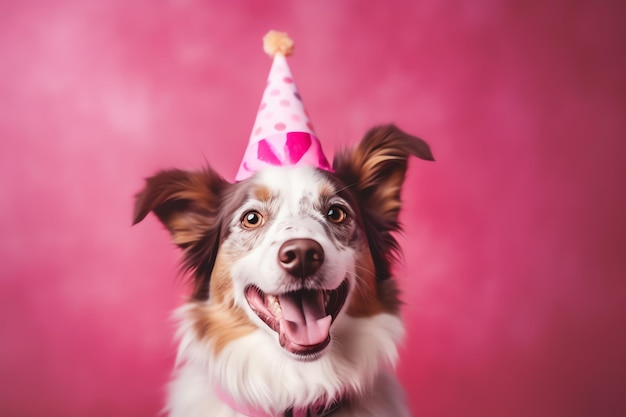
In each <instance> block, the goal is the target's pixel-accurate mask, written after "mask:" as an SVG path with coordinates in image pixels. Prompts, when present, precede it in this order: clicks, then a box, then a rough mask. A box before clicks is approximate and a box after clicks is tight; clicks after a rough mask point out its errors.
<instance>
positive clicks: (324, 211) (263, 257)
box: [134, 126, 433, 360]
mask: <svg viewBox="0 0 626 417" xmlns="http://www.w3.org/2000/svg"><path fill="white" fill-rule="evenodd" d="M410 156H417V157H419V158H422V159H426V160H432V159H433V158H432V154H431V152H430V149H429V147H428V145H427V144H426V143H425V142H424V141H422V140H421V139H418V138H416V137H413V136H410V135H408V134H406V133H404V132H402V131H401V130H399V129H398V128H396V127H395V126H382V127H377V128H374V129H372V130H371V131H369V132H368V133H367V134H366V136H365V137H364V139H363V140H362V142H361V143H360V144H359V145H358V146H357V147H356V148H355V149H353V150H351V151H344V152H342V153H340V154H338V155H337V156H336V157H335V159H334V163H333V169H334V173H330V172H327V171H322V170H319V169H316V168H313V167H308V166H304V167H302V166H296V167H275V168H267V169H265V170H263V171H261V172H258V173H257V174H256V175H254V176H253V177H251V178H249V179H247V180H245V181H241V182H238V183H235V184H231V183H228V182H227V181H225V180H223V179H222V178H221V177H220V176H219V175H218V174H216V173H215V172H214V171H213V170H211V169H210V168H208V169H207V170H205V171H203V172H185V171H180V170H170V171H162V172H160V173H158V174H157V175H155V176H154V177H151V178H149V179H148V180H147V183H146V186H145V188H144V190H143V191H141V192H140V193H139V194H138V195H137V198H136V203H135V214H134V223H137V222H139V221H141V220H142V219H143V218H144V217H145V216H146V215H147V214H148V213H149V212H151V211H152V212H154V213H155V214H156V216H157V217H158V218H159V220H160V221H161V222H162V223H163V224H164V225H165V227H166V228H167V229H168V230H169V232H170V233H171V235H172V239H173V241H174V243H175V244H176V245H178V246H179V247H180V248H181V249H182V250H183V251H184V265H185V267H186V268H188V269H189V270H190V271H191V272H192V273H191V276H192V282H193V292H192V299H193V301H194V302H193V305H194V308H193V312H192V316H193V317H194V323H193V327H194V329H195V331H196V333H197V335H196V336H197V338H198V339H199V340H207V341H208V342H209V343H210V344H211V346H212V347H213V349H214V352H216V353H219V351H220V350H221V349H223V348H224V347H225V346H227V345H228V344H229V342H231V341H233V340H235V339H237V338H239V337H243V336H245V335H247V334H249V333H251V332H253V331H255V330H257V329H259V328H261V329H263V331H264V332H266V334H267V335H268V336H269V337H270V338H273V339H274V342H272V343H276V344H279V345H280V346H281V347H282V348H283V349H284V350H285V351H286V352H288V353H289V354H290V355H291V356H292V357H293V358H296V359H299V360H314V359H317V358H319V357H320V356H323V354H324V352H325V350H326V348H327V346H328V345H329V343H330V342H331V335H332V331H331V330H332V328H333V323H334V322H335V321H336V320H339V318H340V317H341V316H343V315H349V316H353V317H367V316H373V315H376V314H379V313H383V312H385V313H392V314H397V309H398V304H399V302H398V299H397V291H396V290H395V286H394V285H393V282H392V280H389V278H390V276H391V265H392V262H393V260H394V257H395V253H396V250H397V244H396V241H395V239H394V237H393V235H392V233H393V232H395V231H397V230H398V229H399V227H400V226H399V223H398V214H399V209H400V205H401V200H400V192H401V188H402V184H403V182H404V177H405V173H406V170H407V164H408V159H409V157H410Z"/></svg>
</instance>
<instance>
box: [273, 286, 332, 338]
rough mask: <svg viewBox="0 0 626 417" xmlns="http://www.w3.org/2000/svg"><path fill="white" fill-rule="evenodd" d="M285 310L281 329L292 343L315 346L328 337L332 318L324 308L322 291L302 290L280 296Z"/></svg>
mask: <svg viewBox="0 0 626 417" xmlns="http://www.w3.org/2000/svg"><path fill="white" fill-rule="evenodd" d="M278 301H279V302H280V307H281V309H282V311H283V319H282V320H281V321H280V327H281V330H283V331H284V332H285V335H286V336H287V337H288V338H289V340H291V342H292V343H295V344H298V345H300V346H314V345H319V344H320V343H323V342H324V341H326V339H328V332H329V330H330V322H331V321H332V318H331V316H330V315H327V314H326V310H325V308H324V294H323V292H322V291H300V292H297V293H292V294H286V295H281V296H279V297H278Z"/></svg>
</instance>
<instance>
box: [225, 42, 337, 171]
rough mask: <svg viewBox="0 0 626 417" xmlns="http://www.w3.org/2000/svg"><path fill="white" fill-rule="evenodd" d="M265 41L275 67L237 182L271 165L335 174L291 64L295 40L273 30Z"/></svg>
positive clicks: (265, 46)
mask: <svg viewBox="0 0 626 417" xmlns="http://www.w3.org/2000/svg"><path fill="white" fill-rule="evenodd" d="M263 42H264V49H265V51H266V52H267V53H268V54H270V56H273V62H272V67H271V69H270V74H269V77H268V82H267V86H266V88H265V92H264V93H263V98H262V99H261V105H260V106H259V111H258V113H257V116H256V120H255V122H254V127H253V129H252V134H251V135H250V141H249V143H248V147H247V149H246V151H245V153H244V157H243V160H242V162H241V165H240V167H239V171H238V172H237V175H236V177H235V180H236V181H242V180H245V179H247V178H249V177H251V176H252V175H254V173H255V172H257V171H259V170H261V169H263V168H264V167H267V166H286V165H309V166H313V167H316V168H319V169H323V170H326V171H332V168H331V167H330V164H329V163H328V160H327V159H326V157H325V156H324V152H323V151H322V146H321V144H320V141H319V139H317V137H316V136H315V131H314V129H313V125H312V124H311V120H310V119H309V117H308V115H307V113H306V110H305V109H304V105H303V103H302V99H301V97H300V94H299V93H298V89H297V88H296V84H295V82H294V80H293V76H292V74H291V70H290V69H289V65H288V64H287V58H286V57H287V56H288V55H290V54H291V53H292V51H293V41H292V40H291V39H289V37H287V34H286V33H280V32H275V31H270V32H269V33H268V34H267V35H265V37H264V38H263Z"/></svg>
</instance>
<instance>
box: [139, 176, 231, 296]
mask: <svg viewBox="0 0 626 417" xmlns="http://www.w3.org/2000/svg"><path fill="white" fill-rule="evenodd" d="M228 185H229V183H228V182H226V181H225V180H224V179H222V178H221V177H220V176H219V175H218V174H217V173H215V172H214V171H213V170H211V169H210V168H208V169H207V170H205V171H200V172H187V171H182V170H168V171H161V172H159V173H157V174H156V175H155V176H153V177H150V178H148V179H146V185H145V187H144V189H143V190H142V191H140V192H139V193H138V194H137V195H136V196H135V209H134V213H133V224H137V223H139V222H140V221H142V220H143V219H144V218H145V217H146V216H147V215H148V214H149V213H150V212H153V213H154V214H155V215H156V216H157V217H158V219H159V220H160V221H161V223H163V225H164V226H165V227H166V228H167V230H168V231H169V232H170V234H171V236H172V240H173V241H174V243H175V244H176V245H178V246H179V247H180V248H182V249H183V250H184V252H185V260H184V266H185V267H186V269H188V270H193V271H194V275H195V276H194V280H193V281H194V282H193V283H194V294H193V296H194V297H195V298H205V297H207V296H208V288H209V286H208V284H209V279H210V274H211V271H212V269H213V264H214V263H215V258H216V256H217V249H218V246H219V239H220V219H219V216H218V213H219V204H220V194H221V193H222V192H223V190H224V189H225V188H226V187H227V186H228Z"/></svg>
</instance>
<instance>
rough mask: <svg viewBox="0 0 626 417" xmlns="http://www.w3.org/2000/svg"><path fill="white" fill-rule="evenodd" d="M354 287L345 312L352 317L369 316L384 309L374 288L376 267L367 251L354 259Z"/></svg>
mask: <svg viewBox="0 0 626 417" xmlns="http://www.w3.org/2000/svg"><path fill="white" fill-rule="evenodd" d="M356 274H357V279H356V288H355V289H354V291H353V294H352V298H351V299H350V303H349V304H348V309H347V313H348V314H349V315H351V316H353V317H369V316H374V315H376V314H379V313H381V312H383V311H384V310H385V306H384V305H383V304H382V303H381V302H380V299H379V297H378V291H377V288H376V268H375V267H374V260H373V259H372V256H371V255H370V254H369V253H367V254H366V255H362V256H361V257H360V258H359V259H357V261H356Z"/></svg>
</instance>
